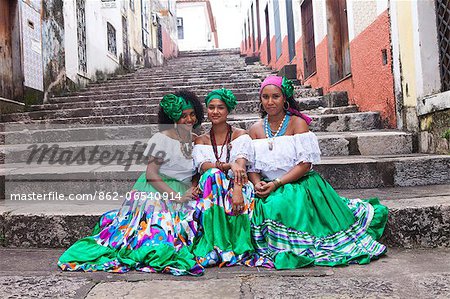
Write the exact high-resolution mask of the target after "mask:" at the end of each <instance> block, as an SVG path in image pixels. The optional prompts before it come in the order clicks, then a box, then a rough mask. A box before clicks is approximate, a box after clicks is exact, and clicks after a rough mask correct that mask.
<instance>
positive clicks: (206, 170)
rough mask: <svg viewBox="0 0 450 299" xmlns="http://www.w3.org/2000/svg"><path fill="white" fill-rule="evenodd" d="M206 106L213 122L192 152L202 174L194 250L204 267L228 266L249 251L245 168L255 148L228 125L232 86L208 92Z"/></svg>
mask: <svg viewBox="0 0 450 299" xmlns="http://www.w3.org/2000/svg"><path fill="white" fill-rule="evenodd" d="M205 104H206V107H207V115H208V119H209V120H210V121H211V125H212V126H211V129H210V130H209V132H208V133H206V134H204V135H201V136H199V137H197V138H196V139H195V145H194V151H193V158H194V165H195V167H196V168H197V171H198V172H199V173H200V174H201V177H200V180H199V189H200V196H199V199H198V201H197V209H196V219H197V221H198V224H199V229H198V235H197V237H196V238H195V240H194V244H193V246H192V252H193V253H194V255H195V256H196V257H197V261H198V262H199V263H201V265H202V266H205V267H206V266H213V265H216V264H218V265H220V266H222V265H226V266H232V265H235V264H238V263H242V262H243V261H244V260H246V259H247V258H248V257H249V256H250V255H251V254H252V253H253V246H252V243H251V238H250V217H251V212H252V210H253V185H252V184H251V183H250V182H249V181H248V179H247V170H246V168H247V163H248V161H249V160H251V159H252V157H251V156H252V155H253V149H252V144H251V138H250V136H249V135H248V134H247V133H246V131H245V130H243V129H239V128H234V127H232V126H231V125H230V124H228V123H227V116H228V114H229V113H230V112H231V111H232V110H233V109H234V108H235V107H236V104H237V102H236V97H235V96H234V95H233V93H232V92H231V91H230V90H228V89H218V90H214V91H212V92H210V93H209V94H208V95H207V97H206V99H205Z"/></svg>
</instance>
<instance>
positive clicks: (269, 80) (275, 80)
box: [259, 75, 283, 94]
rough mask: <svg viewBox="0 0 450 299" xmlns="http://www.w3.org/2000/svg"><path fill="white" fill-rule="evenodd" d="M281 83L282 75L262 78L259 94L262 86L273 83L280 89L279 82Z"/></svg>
mask: <svg viewBox="0 0 450 299" xmlns="http://www.w3.org/2000/svg"><path fill="white" fill-rule="evenodd" d="M282 83H283V77H280V76H273V75H272V76H268V77H267V78H266V79H264V81H263V83H261V88H260V89H259V94H261V92H262V91H263V89H264V87H266V86H267V85H275V86H277V87H279V88H280V89H281V84H282Z"/></svg>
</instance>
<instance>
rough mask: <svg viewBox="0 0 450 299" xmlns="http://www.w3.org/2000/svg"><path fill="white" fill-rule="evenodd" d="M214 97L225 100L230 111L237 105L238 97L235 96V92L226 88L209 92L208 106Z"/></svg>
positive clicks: (207, 97) (206, 100) (206, 101)
mask: <svg viewBox="0 0 450 299" xmlns="http://www.w3.org/2000/svg"><path fill="white" fill-rule="evenodd" d="M214 99H218V100H221V101H222V102H224V103H225V105H226V106H227V109H228V112H231V110H233V109H234V107H236V105H237V101H236V97H235V96H234V94H233V92H232V91H231V90H229V89H226V88H222V89H216V90H213V91H211V92H210V93H208V95H207V96H206V99H205V104H206V106H208V105H209V102H211V101H212V100H214Z"/></svg>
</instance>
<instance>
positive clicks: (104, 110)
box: [2, 95, 358, 122]
mask: <svg viewBox="0 0 450 299" xmlns="http://www.w3.org/2000/svg"><path fill="white" fill-rule="evenodd" d="M255 96H256V95H255ZM159 102H160V99H159V98H151V99H147V98H141V99H130V100H109V101H97V102H91V101H84V102H75V103H61V104H44V105H35V106H32V107H31V111H30V112H25V113H23V112H21V113H15V114H8V115H4V116H3V117H2V120H3V121H4V122H8V121H17V120H19V121H20V120H22V119H31V120H38V119H55V118H60V117H65V118H67V117H85V116H94V115H95V116H101V115H111V114H114V115H118V114H122V115H127V114H133V113H144V112H145V113H150V114H152V113H153V114H157V113H158V111H159ZM298 102H299V103H301V106H302V109H303V110H311V109H314V108H316V106H315V105H314V103H312V105H311V106H308V104H309V102H303V99H299V100H298ZM203 109H204V111H205V113H206V106H205V104H204V103H203ZM259 110H260V104H259V102H258V101H255V100H251V101H248V100H247V101H239V102H238V104H237V106H236V108H235V109H234V110H233V111H232V113H231V114H248V113H259ZM356 112H358V107H357V106H354V105H353V106H346V107H339V108H326V109H325V108H323V109H315V110H314V111H312V112H310V113H312V114H316V115H321V114H342V113H356Z"/></svg>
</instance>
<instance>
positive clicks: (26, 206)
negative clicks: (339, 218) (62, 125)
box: [0, 185, 450, 248]
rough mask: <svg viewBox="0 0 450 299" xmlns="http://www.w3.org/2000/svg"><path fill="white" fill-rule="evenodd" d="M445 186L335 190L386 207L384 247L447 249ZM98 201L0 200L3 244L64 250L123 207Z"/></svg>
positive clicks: (449, 209)
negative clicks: (376, 200)
mask: <svg viewBox="0 0 450 299" xmlns="http://www.w3.org/2000/svg"><path fill="white" fill-rule="evenodd" d="M446 187H448V186H440V185H436V186H425V187H402V188H399V187H397V188H384V189H364V190H337V191H338V193H339V194H340V195H342V196H346V197H348V198H369V197H379V198H380V199H381V202H382V203H383V204H385V205H386V206H387V207H388V208H389V219H388V223H387V226H386V229H385V233H384V235H383V237H382V239H381V242H382V243H383V244H386V245H387V246H388V247H400V248H433V247H449V246H450V239H449V237H448V236H449V235H450V226H449V225H448V223H449V219H450V192H449V190H450V189H449V188H446ZM46 194H49V192H48V191H47V192H46ZM66 195H67V193H66ZM53 196H54V195H53ZM79 196H82V195H79ZM66 198H67V197H66ZM80 198H81V197H80ZM85 198H87V197H85ZM98 198H99V195H98V194H97V197H96V200H93V201H81V200H80V201H70V200H67V201H59V202H49V201H46V202H44V201H40V202H36V201H35V202H32V201H28V202H18V201H10V200H7V201H4V202H3V204H2V205H0V231H2V232H3V236H2V237H3V238H2V243H3V245H4V246H7V247H23V248H26V247H39V248H67V247H69V246H70V245H72V244H73V243H74V242H75V241H77V240H78V239H80V238H82V237H85V236H87V235H89V234H90V232H91V230H92V228H93V227H94V225H95V223H96V222H97V221H98V219H99V217H100V216H101V215H102V213H104V212H107V211H109V210H113V209H117V208H119V207H120V205H121V204H122V199H119V198H118V197H117V198H115V199H116V200H108V201H107V200H103V201H100V200H99V199H98ZM67 199H68V198H67Z"/></svg>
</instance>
